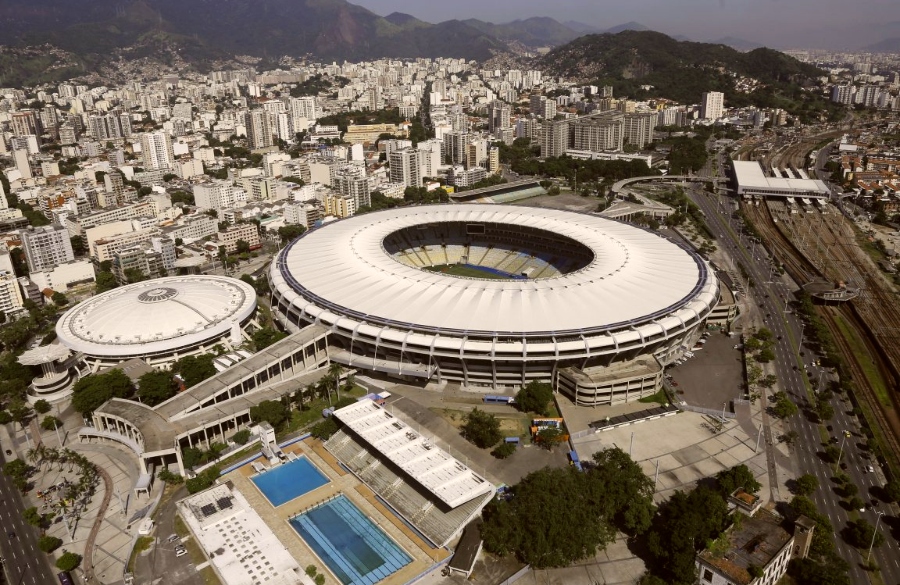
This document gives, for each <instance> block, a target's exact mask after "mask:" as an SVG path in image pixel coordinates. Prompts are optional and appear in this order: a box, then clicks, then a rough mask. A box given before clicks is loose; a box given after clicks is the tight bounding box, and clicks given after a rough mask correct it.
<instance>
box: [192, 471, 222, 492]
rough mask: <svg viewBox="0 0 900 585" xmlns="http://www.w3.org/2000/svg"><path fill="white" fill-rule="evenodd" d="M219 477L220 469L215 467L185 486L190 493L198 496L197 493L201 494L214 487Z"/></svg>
mask: <svg viewBox="0 0 900 585" xmlns="http://www.w3.org/2000/svg"><path fill="white" fill-rule="evenodd" d="M218 477H219V467H218V466H217V465H213V466H212V467H210V468H209V469H205V470H203V473H200V474H198V475H197V476H196V477H193V478H191V479H189V480H187V481H185V482H184V485H185V487H186V488H187V491H188V493H191V494H196V493H197V492H201V491H203V490H205V489H207V488H209V487H210V486H212V484H213V482H215V481H216V478H218Z"/></svg>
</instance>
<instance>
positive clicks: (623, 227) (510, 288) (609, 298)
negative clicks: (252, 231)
mask: <svg viewBox="0 0 900 585" xmlns="http://www.w3.org/2000/svg"><path fill="white" fill-rule="evenodd" d="M435 222H467V223H479V222H492V223H500V224H511V225H519V226H530V227H532V228H535V229H540V230H546V231H549V232H553V233H556V234H559V235H562V236H567V237H569V238H571V239H573V240H576V241H578V242H580V243H582V244H584V245H585V246H587V247H588V248H590V249H591V251H592V252H593V254H594V259H593V261H592V262H590V263H589V264H588V265H587V266H586V267H584V268H582V269H580V270H577V271H575V272H570V273H568V274H564V275H560V276H556V277H552V278H539V279H534V280H487V279H478V278H462V277H457V276H450V275H446V274H441V273H437V272H430V271H425V270H420V269H418V268H415V267H412V266H407V265H404V264H401V263H400V262H398V261H396V260H394V259H393V258H392V257H391V256H390V255H389V254H388V253H387V252H386V251H385V249H384V247H383V241H384V239H385V237H387V236H388V235H389V234H391V233H393V232H395V231H397V230H400V229H403V228H405V227H408V226H415V225H420V224H425V223H435ZM526 246H527V244H525V243H524V242H523V248H524V247H526ZM280 262H282V268H281V272H280V274H277V273H273V284H274V285H275V286H277V287H278V288H279V290H281V291H282V292H288V290H289V289H293V291H294V292H295V293H299V294H293V293H288V294H287V298H288V299H290V300H291V302H293V304H294V305H296V306H297V307H298V308H299V309H303V310H305V311H306V314H307V315H308V316H310V317H311V318H312V319H315V318H317V317H318V318H320V319H321V320H322V322H327V323H334V322H336V323H338V325H340V321H341V318H342V316H343V317H348V318H349V320H353V321H357V322H365V323H381V324H388V325H389V326H392V327H396V328H398V329H404V328H412V329H425V330H430V331H434V330H437V331H438V332H440V331H444V330H448V331H454V332H457V333H459V332H463V333H470V334H474V333H476V332H509V333H511V334H513V335H518V334H528V333H531V334H534V333H540V334H544V333H546V334H548V335H550V334H559V333H563V332H574V333H581V332H584V331H585V330H597V329H599V330H605V329H622V328H629V327H632V326H634V325H637V324H640V323H646V322H650V321H657V320H662V319H664V318H666V317H670V316H672V315H673V314H677V315H678V316H679V317H681V318H690V317H693V316H695V315H697V314H700V313H702V312H703V311H705V310H706V309H707V308H708V307H709V306H711V305H714V304H715V303H716V302H717V284H716V282H715V277H714V275H713V274H712V272H711V271H710V270H709V268H708V266H707V264H706V263H705V262H703V260H702V259H700V258H699V257H698V256H696V255H695V254H693V253H689V252H688V251H686V250H685V249H683V248H681V247H680V246H678V245H676V244H675V243H673V242H672V241H670V240H667V239H665V238H663V237H661V236H659V235H657V234H655V233H653V232H650V231H645V230H643V229H640V228H637V227H635V226H633V225H628V224H624V223H620V222H617V221H613V220H609V219H604V218H601V217H598V216H594V215H587V214H577V213H572V212H567V211H560V210H552V209H537V208H531V207H520V206H510V205H483V204H482V205H477V204H475V205H471V204H470V205H466V204H457V205H435V206H418V207H408V208H403V209H395V210H391V211H386V212H380V213H372V214H366V215H362V216H355V217H351V218H348V219H344V220H341V221H338V222H334V223H331V224H329V225H327V226H325V227H322V228H320V229H317V230H314V231H312V232H308V233H307V234H306V235H305V236H303V237H301V238H300V239H298V240H296V241H295V242H294V243H293V244H292V245H291V247H290V248H288V249H287V250H286V251H284V252H283V253H282V255H281V259H280ZM676 318H677V317H676ZM349 320H348V325H349V326H351V327H352V326H353V325H352V324H351V323H350V321H349Z"/></svg>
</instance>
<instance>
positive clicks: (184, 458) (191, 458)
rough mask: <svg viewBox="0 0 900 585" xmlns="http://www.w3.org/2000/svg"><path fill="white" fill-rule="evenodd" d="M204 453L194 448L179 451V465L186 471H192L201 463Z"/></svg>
mask: <svg viewBox="0 0 900 585" xmlns="http://www.w3.org/2000/svg"><path fill="white" fill-rule="evenodd" d="M204 455H205V454H204V453H203V451H201V450H200V449H198V448H196V447H186V448H184V449H182V450H181V463H182V464H183V465H184V466H185V468H187V469H193V468H195V467H197V466H198V465H200V464H201V463H203V459H204Z"/></svg>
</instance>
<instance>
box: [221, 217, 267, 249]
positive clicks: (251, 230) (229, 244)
mask: <svg viewBox="0 0 900 585" xmlns="http://www.w3.org/2000/svg"><path fill="white" fill-rule="evenodd" d="M216 239H217V240H218V242H219V245H220V246H225V252H227V253H232V252H236V251H237V247H238V245H237V243H238V241H244V242H247V243H248V244H249V245H250V249H251V250H257V249H259V248H261V247H262V243H261V242H260V239H259V229H258V228H257V227H256V224H252V223H239V224H237V225H232V226H228V228H226V229H225V231H220V232H218V233H217V234H216Z"/></svg>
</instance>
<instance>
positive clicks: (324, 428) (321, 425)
mask: <svg viewBox="0 0 900 585" xmlns="http://www.w3.org/2000/svg"><path fill="white" fill-rule="evenodd" d="M336 432H338V424H337V421H335V420H334V417H333V416H329V417H328V418H326V419H323V420H321V421H319V422H318V423H316V424H315V425H313V428H311V429H310V431H309V433H310V434H311V435H312V436H314V437H315V438H317V439H319V440H320V441H327V440H328V439H330V438H331V435H333V434H335V433H336Z"/></svg>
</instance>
